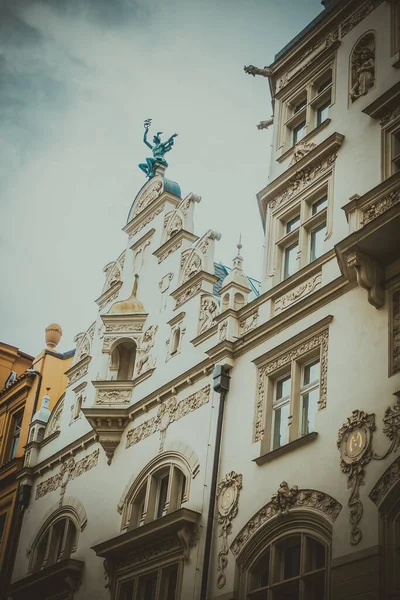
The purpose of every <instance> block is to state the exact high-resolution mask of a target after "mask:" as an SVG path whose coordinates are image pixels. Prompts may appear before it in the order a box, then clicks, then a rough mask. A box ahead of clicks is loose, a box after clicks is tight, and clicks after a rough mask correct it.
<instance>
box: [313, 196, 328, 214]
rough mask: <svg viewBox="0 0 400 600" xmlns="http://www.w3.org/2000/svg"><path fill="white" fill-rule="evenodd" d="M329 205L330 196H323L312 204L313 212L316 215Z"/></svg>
mask: <svg viewBox="0 0 400 600" xmlns="http://www.w3.org/2000/svg"><path fill="white" fill-rule="evenodd" d="M327 206H328V198H327V196H324V197H323V198H321V199H320V200H317V201H316V202H314V203H313V204H312V205H311V214H312V215H316V214H317V213H319V212H321V211H322V210H324V208H327Z"/></svg>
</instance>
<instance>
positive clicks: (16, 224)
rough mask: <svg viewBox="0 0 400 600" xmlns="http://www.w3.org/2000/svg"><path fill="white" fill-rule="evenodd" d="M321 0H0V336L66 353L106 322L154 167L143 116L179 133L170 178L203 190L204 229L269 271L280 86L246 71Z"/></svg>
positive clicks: (221, 249)
mask: <svg viewBox="0 0 400 600" xmlns="http://www.w3.org/2000/svg"><path fill="white" fill-rule="evenodd" d="M321 9H322V6H321V4H320V0H296V1H295V0H280V1H279V2H277V1H276V0H112V1H111V0H42V1H33V0H0V139H1V144H0V199H1V220H0V222H1V225H0V257H1V263H0V281H1V294H0V311H1V312H0V315H1V317H0V319H1V321H0V340H2V341H5V342H7V343H9V344H12V345H15V346H18V347H19V348H20V349H21V350H23V351H25V352H29V353H32V354H37V353H38V352H39V351H40V350H41V349H42V347H43V345H44V341H43V332H44V328H45V327H46V325H47V324H48V323H50V322H52V321H56V322H58V323H60V324H61V325H62V327H63V329H64V336H63V339H62V342H61V344H60V346H59V348H58V349H59V350H60V351H63V350H67V349H69V348H72V347H73V345H74V344H73V337H74V335H75V334H76V333H77V332H79V331H82V330H84V329H86V328H87V327H88V326H89V325H90V323H91V322H92V321H93V320H94V319H95V316H96V308H97V306H96V305H95V303H94V300H95V298H97V297H98V296H99V294H100V292H101V288H102V285H103V280H104V274H103V272H102V269H103V267H104V265H105V264H107V263H108V262H110V261H111V260H113V259H114V258H116V257H117V256H118V255H119V254H120V252H121V251H122V250H123V249H124V247H125V243H126V234H124V233H123V232H122V231H121V228H122V227H123V226H124V224H125V221H126V216H127V213H128V210H129V207H130V205H131V202H132V199H133V198H134V196H135V195H136V192H137V191H138V190H139V188H140V187H141V186H142V185H143V183H144V181H145V177H144V175H143V173H142V172H141V171H139V169H138V168H137V163H138V162H141V161H142V160H143V159H144V158H145V156H146V154H147V152H146V148H145V146H143V143H142V135H143V121H144V119H146V118H148V117H151V118H152V119H153V125H154V129H155V130H162V131H164V132H165V134H166V135H170V134H172V133H174V132H175V131H176V132H178V134H179V137H178V138H177V140H176V144H175V147H174V149H173V151H172V152H171V153H170V154H169V157H168V160H169V164H170V167H169V169H168V176H169V177H170V178H171V179H173V180H175V181H178V182H179V183H180V185H181V188H182V192H183V193H184V194H186V193H189V192H191V191H192V192H195V193H197V194H199V195H201V196H202V202H201V204H199V205H196V233H198V234H202V233H203V232H204V231H205V230H207V229H209V228H212V229H216V230H218V231H220V232H221V233H222V239H221V241H220V242H218V244H217V252H216V259H217V260H221V261H222V262H224V263H226V264H231V259H232V258H233V256H234V255H235V244H236V243H237V239H238V236H239V233H240V232H241V233H242V235H243V246H244V247H243V254H244V257H245V263H244V265H245V268H246V271H247V272H248V274H249V275H252V276H254V277H258V276H259V274H260V268H261V254H262V243H263V241H262V230H261V223H260V219H259V215H258V209H257V204H256V198H255V194H256V193H257V191H259V190H260V189H261V188H262V187H264V186H265V185H266V183H267V182H268V163H269V151H270V143H271V140H270V133H269V132H266V131H258V130H257V129H256V124H257V123H258V122H259V121H260V120H263V119H267V118H269V117H270V116H271V103H270V97H269V92H268V82H267V80H266V79H263V78H259V77H257V78H253V77H250V76H248V75H246V74H245V73H244V72H243V66H244V65H245V64H255V65H258V66H264V65H268V64H270V63H271V62H272V60H273V56H274V54H275V53H276V52H277V51H278V50H280V49H281V48H282V47H283V46H284V45H285V44H286V43H287V42H288V41H289V40H290V39H291V38H292V37H293V36H294V35H296V33H297V32H298V31H299V30H300V29H302V27H304V26H305V25H306V24H307V23H308V22H309V21H310V20H311V19H312V18H313V17H314V16H315V15H316V14H318V12H320V10H321Z"/></svg>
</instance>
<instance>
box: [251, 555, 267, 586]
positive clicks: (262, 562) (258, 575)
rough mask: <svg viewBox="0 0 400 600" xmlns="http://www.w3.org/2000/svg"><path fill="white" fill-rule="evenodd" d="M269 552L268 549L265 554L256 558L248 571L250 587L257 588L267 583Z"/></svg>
mask: <svg viewBox="0 0 400 600" xmlns="http://www.w3.org/2000/svg"><path fill="white" fill-rule="evenodd" d="M270 557H271V552H270V550H269V549H268V550H267V552H266V553H265V554H263V555H262V557H261V558H260V559H259V560H258V562H257V563H256V565H255V566H254V567H253V569H252V570H251V572H250V589H251V590H258V589H260V588H264V587H266V586H267V585H268V584H269V568H270V566H269V562H270Z"/></svg>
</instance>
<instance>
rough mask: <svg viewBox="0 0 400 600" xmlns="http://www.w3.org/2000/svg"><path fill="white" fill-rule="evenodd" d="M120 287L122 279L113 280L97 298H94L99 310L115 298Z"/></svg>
mask: <svg viewBox="0 0 400 600" xmlns="http://www.w3.org/2000/svg"><path fill="white" fill-rule="evenodd" d="M121 287H122V281H115V282H114V283H113V284H111V285H110V287H109V288H108V290H106V291H105V292H103V293H102V294H101V296H99V297H98V298H97V300H95V302H96V304H97V305H98V307H99V309H100V310H101V309H102V308H104V307H105V306H107V304H108V303H109V302H111V301H112V300H115V298H117V297H118V294H119V290H120V289H121Z"/></svg>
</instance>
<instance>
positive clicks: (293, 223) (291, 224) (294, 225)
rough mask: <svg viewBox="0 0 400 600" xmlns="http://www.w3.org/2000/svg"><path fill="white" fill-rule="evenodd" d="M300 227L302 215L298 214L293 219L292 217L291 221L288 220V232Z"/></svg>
mask: <svg viewBox="0 0 400 600" xmlns="http://www.w3.org/2000/svg"><path fill="white" fill-rule="evenodd" d="M299 227H300V215H297V216H296V217H293V219H290V220H289V221H287V223H286V233H290V232H291V231H294V230H295V229H298V228H299Z"/></svg>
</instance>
